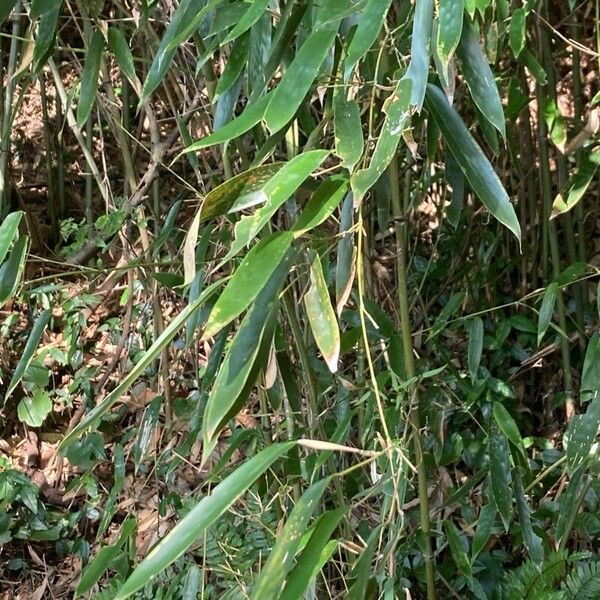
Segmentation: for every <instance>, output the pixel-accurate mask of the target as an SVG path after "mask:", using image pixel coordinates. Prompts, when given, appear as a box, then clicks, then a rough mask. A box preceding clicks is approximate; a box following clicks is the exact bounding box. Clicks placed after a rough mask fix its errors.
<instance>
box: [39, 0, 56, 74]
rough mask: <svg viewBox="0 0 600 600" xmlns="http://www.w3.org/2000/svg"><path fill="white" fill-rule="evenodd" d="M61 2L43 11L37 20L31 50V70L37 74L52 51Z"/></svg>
mask: <svg viewBox="0 0 600 600" xmlns="http://www.w3.org/2000/svg"><path fill="white" fill-rule="evenodd" d="M61 5H62V2H57V6H55V7H54V8H53V9H52V10H50V11H48V12H46V13H44V14H43V15H42V16H41V17H40V20H39V22H38V26H37V36H36V40H35V47H34V50H33V63H32V67H31V69H32V72H33V74H34V75H37V74H38V73H39V72H40V70H41V69H42V67H43V66H44V64H45V63H46V61H47V60H48V58H49V57H50V55H51V54H52V52H53V51H54V42H55V40H56V26H57V24H58V15H59V14H60V8H61Z"/></svg>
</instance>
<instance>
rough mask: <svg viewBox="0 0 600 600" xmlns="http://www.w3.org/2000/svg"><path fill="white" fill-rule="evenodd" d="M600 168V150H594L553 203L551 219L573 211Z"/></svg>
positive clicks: (582, 162)
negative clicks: (599, 167)
mask: <svg viewBox="0 0 600 600" xmlns="http://www.w3.org/2000/svg"><path fill="white" fill-rule="evenodd" d="M598 166H600V148H594V149H593V150H592V151H591V152H590V153H589V154H588V155H587V156H586V157H585V158H584V159H583V160H582V161H581V164H580V165H579V167H578V169H577V170H576V171H575V172H574V173H573V175H571V177H570V178H569V181H568V182H567V183H566V185H565V187H564V189H563V190H562V191H561V192H560V194H558V195H557V196H556V198H555V199H554V202H553V203H552V214H551V215H550V218H551V219H554V218H556V217H558V215H562V214H564V213H566V212H568V211H570V210H571V209H573V208H574V207H575V206H577V204H578V203H579V201H580V200H581V199H582V198H583V196H584V194H585V193H586V191H587V189H588V188H589V186H590V183H591V182H592V181H593V179H594V176H595V175H596V171H597V170H598Z"/></svg>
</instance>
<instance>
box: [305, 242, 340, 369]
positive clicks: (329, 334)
mask: <svg viewBox="0 0 600 600" xmlns="http://www.w3.org/2000/svg"><path fill="white" fill-rule="evenodd" d="M304 304H305V306H306V314H307V315H308V322H309V324H310V328H311V330H312V332H313V336H314V338H315V341H316V342H317V346H318V347H319V350H320V351H321V354H322V355H323V358H324V359H325V362H326V363H327V366H328V367H329V370H330V371H331V372H332V373H335V372H336V371H337V368H338V358H339V356H340V330H339V327H338V323H337V319H336V318H335V313H334V311H333V307H332V306H331V301H330V299H329V292H328V290H327V283H326V282H325V277H324V276H323V266H322V265H321V259H320V258H319V256H318V254H316V255H315V256H314V258H313V260H312V263H311V266H310V288H309V289H308V291H307V292H306V294H305V295H304Z"/></svg>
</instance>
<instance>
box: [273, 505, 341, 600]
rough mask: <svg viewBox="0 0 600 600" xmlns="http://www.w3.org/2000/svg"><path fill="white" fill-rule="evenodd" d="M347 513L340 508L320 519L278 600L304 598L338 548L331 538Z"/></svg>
mask: <svg viewBox="0 0 600 600" xmlns="http://www.w3.org/2000/svg"><path fill="white" fill-rule="evenodd" d="M345 512H346V509H345V507H340V508H336V509H334V510H330V511H327V512H326V513H324V514H323V515H321V516H320V517H319V520H318V521H317V523H316V525H315V527H314V530H313V531H312V534H311V535H310V539H309V540H308V543H307V544H306V546H305V548H304V550H303V551H302V554H301V555H300V556H299V557H298V560H297V561H296V566H295V567H294V569H293V570H292V572H291V573H290V574H289V576H288V577H287V579H286V582H285V588H284V589H283V592H282V593H281V595H280V596H279V597H278V600H297V599H298V598H303V597H304V594H305V593H306V590H307V589H308V587H309V585H310V583H311V581H313V580H314V578H315V577H316V576H317V574H318V572H319V571H320V570H321V568H322V566H323V564H324V563H325V562H326V560H327V559H328V558H329V556H331V554H332V552H333V550H335V548H336V547H337V542H335V541H333V540H332V541H330V539H329V538H330V537H331V534H332V533H333V531H334V529H335V528H336V527H337V525H338V523H339V522H340V521H341V519H342V517H343V516H344V514H345ZM332 542H333V543H332Z"/></svg>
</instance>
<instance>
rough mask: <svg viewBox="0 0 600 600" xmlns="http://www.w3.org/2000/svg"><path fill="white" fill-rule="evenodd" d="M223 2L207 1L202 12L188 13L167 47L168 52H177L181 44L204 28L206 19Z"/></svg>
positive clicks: (218, 0) (216, 0)
mask: <svg viewBox="0 0 600 600" xmlns="http://www.w3.org/2000/svg"><path fill="white" fill-rule="evenodd" d="M223 2H224V0H210V1H209V2H206V0H205V2H204V6H202V8H201V9H200V10H198V11H195V12H191V13H190V12H187V13H186V17H188V18H187V19H186V20H185V21H184V22H183V23H182V26H181V27H179V28H178V30H177V31H175V32H174V35H173V37H172V38H171V39H170V40H169V43H168V44H167V46H166V50H167V51H168V52H171V51H174V50H177V49H178V48H179V46H181V44H183V43H185V42H186V41H187V40H188V39H189V38H190V37H192V35H193V34H194V33H195V32H196V31H198V30H199V29H201V28H202V26H203V21H204V19H206V18H207V17H208V16H209V15H210V14H211V12H212V11H214V10H215V9H216V8H217V7H218V6H219V4H223ZM167 31H168V30H167Z"/></svg>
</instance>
